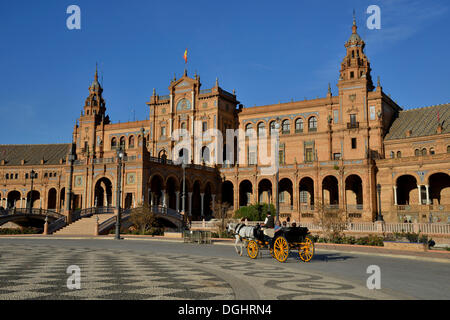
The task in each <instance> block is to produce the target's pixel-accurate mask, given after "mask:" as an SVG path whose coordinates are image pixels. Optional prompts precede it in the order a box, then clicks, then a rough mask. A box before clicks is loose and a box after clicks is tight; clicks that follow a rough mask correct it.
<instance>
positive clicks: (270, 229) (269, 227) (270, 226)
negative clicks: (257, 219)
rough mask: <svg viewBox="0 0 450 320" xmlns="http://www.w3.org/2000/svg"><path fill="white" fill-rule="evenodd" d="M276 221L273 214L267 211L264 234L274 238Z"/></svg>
mask: <svg viewBox="0 0 450 320" xmlns="http://www.w3.org/2000/svg"><path fill="white" fill-rule="evenodd" d="M274 228H275V222H274V220H273V216H272V215H271V214H270V213H267V217H266V220H265V221H264V229H263V230H264V235H266V236H268V237H270V238H273V237H274V236H275V229H274Z"/></svg>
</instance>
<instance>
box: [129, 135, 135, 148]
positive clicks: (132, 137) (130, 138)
mask: <svg viewBox="0 0 450 320" xmlns="http://www.w3.org/2000/svg"><path fill="white" fill-rule="evenodd" d="M128 148H134V136H130V137H129V138H128Z"/></svg>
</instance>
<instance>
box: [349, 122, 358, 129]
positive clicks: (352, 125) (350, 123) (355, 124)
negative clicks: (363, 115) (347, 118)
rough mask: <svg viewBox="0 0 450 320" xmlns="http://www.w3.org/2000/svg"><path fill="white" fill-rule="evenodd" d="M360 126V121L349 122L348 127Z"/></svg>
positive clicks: (355, 127)
mask: <svg viewBox="0 0 450 320" xmlns="http://www.w3.org/2000/svg"><path fill="white" fill-rule="evenodd" d="M357 128H359V122H347V129H357Z"/></svg>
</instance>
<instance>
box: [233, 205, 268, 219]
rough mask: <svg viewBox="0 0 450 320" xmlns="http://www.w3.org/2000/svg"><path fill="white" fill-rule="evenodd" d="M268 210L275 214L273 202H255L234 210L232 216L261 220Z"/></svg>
mask: <svg viewBox="0 0 450 320" xmlns="http://www.w3.org/2000/svg"><path fill="white" fill-rule="evenodd" d="M268 212H269V213H270V214H271V215H272V216H275V213H276V210H275V207H274V205H273V204H270V205H269V204H267V203H257V204H252V205H250V206H246V207H242V208H240V209H239V210H236V212H235V213H234V217H235V218H236V219H242V218H244V219H247V220H249V221H263V220H264V219H265V217H266V215H267V213H268Z"/></svg>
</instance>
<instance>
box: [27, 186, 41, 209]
mask: <svg viewBox="0 0 450 320" xmlns="http://www.w3.org/2000/svg"><path fill="white" fill-rule="evenodd" d="M40 206H41V193H40V192H39V191H38V190H33V191H31V190H30V191H28V193H27V208H30V207H31V208H34V209H39V207H40Z"/></svg>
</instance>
